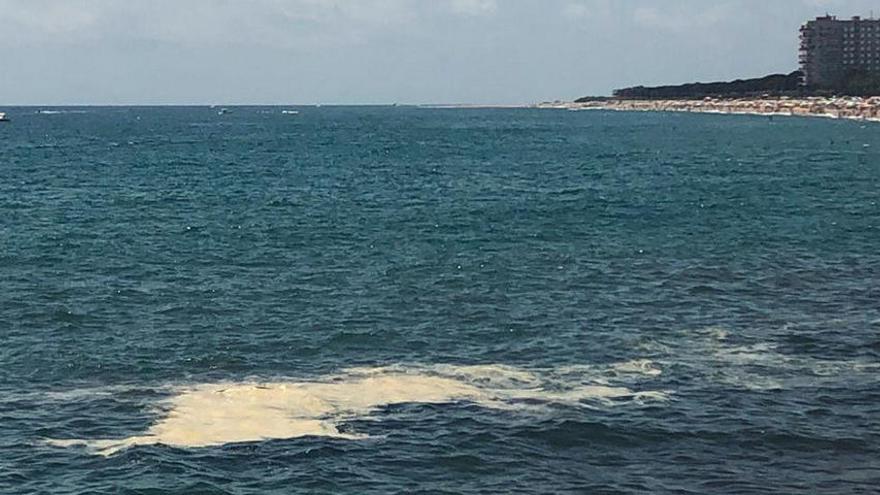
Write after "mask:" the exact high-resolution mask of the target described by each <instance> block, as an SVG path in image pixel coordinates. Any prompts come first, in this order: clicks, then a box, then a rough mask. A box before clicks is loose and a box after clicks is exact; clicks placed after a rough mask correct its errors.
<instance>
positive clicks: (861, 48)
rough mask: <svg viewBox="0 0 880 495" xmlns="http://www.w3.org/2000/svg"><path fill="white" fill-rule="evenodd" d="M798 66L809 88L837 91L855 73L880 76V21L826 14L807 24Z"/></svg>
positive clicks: (804, 27)
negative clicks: (847, 18)
mask: <svg viewBox="0 0 880 495" xmlns="http://www.w3.org/2000/svg"><path fill="white" fill-rule="evenodd" d="M800 63H801V71H803V73H804V84H805V85H806V86H807V87H810V88H830V89H834V88H838V87H840V86H841V85H842V84H845V83H846V80H847V78H848V77H849V76H850V75H852V74H854V73H861V74H872V75H880V20H878V19H862V18H860V17H853V18H852V19H849V20H838V19H837V18H836V17H834V16H828V15H826V16H825V17H817V18H816V19H815V20H813V21H809V22H807V23H806V24H804V25H803V26H801V50H800Z"/></svg>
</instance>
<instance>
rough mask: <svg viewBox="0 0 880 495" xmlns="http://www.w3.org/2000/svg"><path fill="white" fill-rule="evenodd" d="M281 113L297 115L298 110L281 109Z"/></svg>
mask: <svg viewBox="0 0 880 495" xmlns="http://www.w3.org/2000/svg"><path fill="white" fill-rule="evenodd" d="M281 113H282V114H284V115H299V111H298V110H282V111H281Z"/></svg>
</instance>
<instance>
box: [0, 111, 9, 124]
mask: <svg viewBox="0 0 880 495" xmlns="http://www.w3.org/2000/svg"><path fill="white" fill-rule="evenodd" d="M0 122H9V117H7V116H6V114H5V113H4V112H0Z"/></svg>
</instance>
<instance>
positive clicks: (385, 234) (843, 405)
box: [0, 106, 880, 495]
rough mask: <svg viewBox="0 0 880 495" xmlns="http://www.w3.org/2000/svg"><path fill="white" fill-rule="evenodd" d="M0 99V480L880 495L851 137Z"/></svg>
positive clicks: (871, 165)
mask: <svg viewBox="0 0 880 495" xmlns="http://www.w3.org/2000/svg"><path fill="white" fill-rule="evenodd" d="M285 110H287V112H285ZM6 111H7V113H8V115H9V117H10V118H11V122H8V123H0V493H2V494H86V493H88V494H132V495H133V494H297V493H304V494H392V493H400V494H411V493H412V494H486V493H499V494H538V493H541V494H543V493H560V494H561V493H583V494H645V493H651V494H713V493H719V494H869V493H878V490H880V488H878V487H880V381H878V376H880V205H878V202H880V132H878V131H880V127H878V125H877V124H871V123H862V122H856V121H839V120H831V119H809V118H782V117H777V118H775V119H769V118H767V117H760V116H730V115H705V114H701V115H696V114H686V113H678V114H676V113H627V112H611V111H602V110H597V111H581V112H574V111H561V110H547V109H529V108H509V109H491V108H483V109H478V108H425V107H409V106H386V107H379V106H377V107H333V106H322V107H314V106H312V107H305V106H304V107H228V109H227V110H226V111H222V110H220V109H219V108H211V107H207V106H204V107H63V108H59V107H53V108H34V107H18V108H7V109H6ZM294 111H295V112H297V113H295V112H294Z"/></svg>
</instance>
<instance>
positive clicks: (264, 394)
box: [47, 365, 666, 455]
mask: <svg viewBox="0 0 880 495" xmlns="http://www.w3.org/2000/svg"><path fill="white" fill-rule="evenodd" d="M625 367H626V368H628V367H629V366H625ZM613 368H614V367H613V366H612V369H613ZM553 375H554V374H553V372H552V370H544V371H531V370H524V369H519V368H515V367H511V366H504V365H478V366H455V365H435V366H388V367H378V368H353V369H349V370H345V371H343V372H341V373H339V374H335V375H331V376H326V377H322V378H319V379H316V380H314V381H272V382H257V381H251V382H225V383H210V384H199V385H192V386H187V387H182V388H179V389H177V390H175V393H174V394H173V395H172V396H171V397H170V398H169V399H167V400H166V401H165V402H164V403H163V404H161V405H162V406H163V409H164V410H166V411H167V412H166V413H165V414H164V416H163V417H161V418H160V419H159V420H158V421H157V422H156V423H155V424H153V425H152V426H151V427H150V428H149V429H147V431H146V432H145V433H144V434H143V435H136V436H131V437H128V438H119V439H92V440H89V439H64V440H62V439H51V440H47V441H48V443H50V444H51V445H55V446H59V447H69V446H73V445H85V446H86V447H88V448H89V449H90V450H91V451H92V452H95V453H98V454H102V455H111V454H113V453H115V452H118V451H119V450H121V449H125V448H129V447H133V446H137V445H152V444H164V445H169V446H174V447H208V446H217V445H223V444H228V443H237V442H253V441H261V440H267V439H287V438H296V437H304V436H321V437H335V438H343V439H350V440H357V439H362V438H365V435H362V434H358V433H351V432H348V431H345V432H343V431H341V430H340V429H339V425H340V423H342V422H345V421H349V420H353V419H363V418H368V417H370V416H371V415H373V414H375V413H376V411H377V410H378V409H379V408H381V407H383V406H388V405H393V404H402V403H423V404H440V403H452V402H471V403H475V404H479V405H481V406H483V407H485V408H487V409H519V408H521V409H522V410H528V409H530V408H534V407H535V406H536V404H537V405H541V404H543V405H550V404H570V405H573V404H583V403H590V402H593V403H599V404H606V405H610V404H615V403H617V402H627V401H645V400H664V399H666V394H665V393H663V392H660V391H645V392H635V391H633V390H631V389H629V388H627V387H623V386H613V385H609V384H607V383H604V382H603V381H602V380H601V379H597V380H594V379H593V378H596V377H593V378H590V377H587V376H581V377H580V378H571V377H570V376H569V377H568V378H567V379H566V380H565V381H560V380H558V379H553V378H552V376H553Z"/></svg>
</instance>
